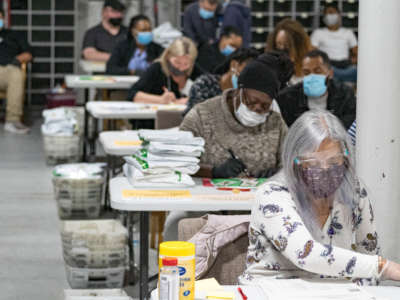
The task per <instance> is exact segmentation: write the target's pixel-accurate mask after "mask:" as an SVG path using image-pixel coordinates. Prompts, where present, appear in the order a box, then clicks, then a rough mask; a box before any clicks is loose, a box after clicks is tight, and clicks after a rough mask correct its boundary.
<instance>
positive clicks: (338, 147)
mask: <svg viewBox="0 0 400 300" xmlns="http://www.w3.org/2000/svg"><path fill="white" fill-rule="evenodd" d="M281 160H282V162H283V168H282V170H281V172H279V173H278V174H277V175H276V176H274V177H273V178H270V180H269V181H268V182H267V183H266V184H264V185H263V186H261V187H260V188H259V189H258V191H257V193H256V198H255V202H254V204H253V208H252V211H251V218H250V226H249V247H248V252H247V259H246V270H245V271H244V273H243V274H242V275H241V276H240V277H239V284H245V285H246V284H257V282H259V280H265V279H266V278H293V277H294V278H306V279H308V280H310V279H313V278H314V279H317V280H318V281H320V280H322V281H323V280H324V278H327V280H334V279H335V278H337V279H342V280H343V279H345V278H350V279H351V280H352V281H353V282H356V283H358V284H360V285H370V284H378V283H379V281H380V280H382V279H391V280H400V265H399V264H397V263H394V262H389V261H388V260H387V259H384V258H383V257H382V256H380V245H379V239H378V234H377V232H376V226H375V218H374V211H373V208H372V204H371V200H370V197H369V195H368V193H367V191H366V189H365V187H364V186H363V185H362V184H361V183H360V181H359V180H358V178H357V175H356V173H355V169H354V157H353V152H352V147H351V145H350V141H349V137H348V135H347V132H346V130H345V129H344V127H343V125H342V124H341V122H340V120H339V119H337V118H336V117H335V116H334V115H333V114H331V113H329V112H327V111H324V110H311V111H309V112H306V113H305V114H303V115H302V116H301V117H300V118H299V119H297V121H296V122H295V123H294V124H293V125H292V127H291V128H290V129H289V132H288V134H287V136H286V140H285V143H284V145H283V150H282V158H281Z"/></svg>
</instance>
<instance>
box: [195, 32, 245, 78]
mask: <svg viewBox="0 0 400 300" xmlns="http://www.w3.org/2000/svg"><path fill="white" fill-rule="evenodd" d="M242 44H243V38H242V35H241V33H240V32H239V30H237V29H236V28H235V27H231V26H228V27H225V28H224V29H223V30H222V32H221V36H220V38H219V41H218V42H216V43H214V44H212V45H209V44H203V45H201V46H200V47H199V55H198V57H197V62H196V63H197V65H198V66H199V67H200V68H201V69H202V70H203V71H204V73H208V72H209V73H213V72H214V69H215V67H217V66H218V65H220V64H221V62H223V61H224V60H225V59H226V57H227V56H229V55H231V54H232V53H233V52H235V50H237V49H239V48H241V47H242Z"/></svg>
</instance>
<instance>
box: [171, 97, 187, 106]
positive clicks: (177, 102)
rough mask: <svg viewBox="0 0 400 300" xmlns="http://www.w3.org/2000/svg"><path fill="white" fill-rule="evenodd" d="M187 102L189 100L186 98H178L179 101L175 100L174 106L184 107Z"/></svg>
mask: <svg viewBox="0 0 400 300" xmlns="http://www.w3.org/2000/svg"><path fill="white" fill-rule="evenodd" d="M188 100H189V98H188V97H185V98H179V99H177V100H176V101H175V102H174V104H183V105H186V104H187V102H188Z"/></svg>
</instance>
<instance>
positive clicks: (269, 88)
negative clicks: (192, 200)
mask: <svg viewBox="0 0 400 300" xmlns="http://www.w3.org/2000/svg"><path fill="white" fill-rule="evenodd" d="M288 69H289V70H291V72H289V73H290V74H291V73H292V72H293V64H292V63H291V61H290V59H289V58H288V57H287V56H286V55H281V56H272V55H268V54H264V55H263V57H262V58H260V57H259V58H257V59H255V60H253V61H251V62H249V63H248V64H247V66H246V67H245V68H244V69H243V71H242V72H241V73H240V76H239V79H238V88H237V89H229V90H226V91H224V93H223V94H222V96H218V97H215V98H212V99H209V100H207V101H205V102H203V103H200V104H198V105H196V106H195V107H194V108H193V109H192V110H191V111H190V112H189V113H188V114H187V115H186V117H185V119H184V120H183V122H182V124H181V127H180V129H181V130H186V131H191V132H193V134H194V135H195V136H201V137H203V138H204V139H205V141H206V145H205V152H204V153H203V155H202V157H201V169H200V171H199V172H198V174H197V175H198V176H201V177H213V178H231V177H241V176H250V177H269V176H271V175H273V174H274V173H275V172H276V170H277V169H278V168H279V167H280V166H281V161H280V148H281V144H282V142H283V140H284V138H285V135H286V132H287V127H286V125H285V123H284V121H283V120H282V118H281V115H280V114H279V113H276V112H274V111H271V104H272V101H273V99H275V98H276V95H277V92H278V90H279V88H280V86H281V81H282V80H281V77H282V75H281V74H282V73H285V75H286V74H287V73H288V72H287V70H288ZM286 77H287V76H286ZM289 78H290V75H289Z"/></svg>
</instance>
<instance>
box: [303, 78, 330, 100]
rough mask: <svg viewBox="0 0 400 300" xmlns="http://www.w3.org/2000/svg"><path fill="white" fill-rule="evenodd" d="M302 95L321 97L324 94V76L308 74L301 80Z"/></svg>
mask: <svg viewBox="0 0 400 300" xmlns="http://www.w3.org/2000/svg"><path fill="white" fill-rule="evenodd" d="M303 89H304V94H305V95H306V96H308V97H314V98H316V97H321V96H322V95H323V94H325V93H326V90H327V86H326V76H325V75H321V74H310V75H307V76H305V77H304V78H303Z"/></svg>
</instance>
